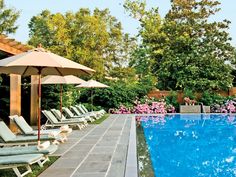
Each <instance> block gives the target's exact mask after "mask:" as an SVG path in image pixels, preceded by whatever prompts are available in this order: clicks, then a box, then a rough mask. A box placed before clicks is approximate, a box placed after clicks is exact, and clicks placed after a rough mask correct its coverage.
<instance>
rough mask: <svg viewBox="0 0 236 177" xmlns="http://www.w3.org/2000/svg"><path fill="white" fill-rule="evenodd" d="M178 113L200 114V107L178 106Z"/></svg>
mask: <svg viewBox="0 0 236 177" xmlns="http://www.w3.org/2000/svg"><path fill="white" fill-rule="evenodd" d="M180 113H201V106H200V105H180Z"/></svg>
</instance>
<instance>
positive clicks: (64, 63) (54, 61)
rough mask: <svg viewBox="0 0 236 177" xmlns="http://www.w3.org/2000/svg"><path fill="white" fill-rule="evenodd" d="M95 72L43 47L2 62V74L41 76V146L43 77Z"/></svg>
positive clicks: (39, 109)
mask: <svg viewBox="0 0 236 177" xmlns="http://www.w3.org/2000/svg"><path fill="white" fill-rule="evenodd" d="M93 72H94V70H93V69H91V68H88V67H86V66H83V65H80V64H78V63H76V62H73V61H71V60H68V59H66V58H63V57H61V56H58V55H56V54H53V53H51V52H49V51H46V50H45V49H43V48H41V47H39V48H35V49H33V50H29V51H27V52H24V53H21V54H18V55H15V56H12V57H8V58H5V59H3V60H0V73H5V74H19V75H22V76H30V75H38V76H39V82H38V84H39V87H38V93H39V100H38V101H39V107H38V144H40V121H41V75H61V76H64V75H71V74H72V75H83V74H91V73H93Z"/></svg>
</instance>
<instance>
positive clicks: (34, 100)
mask: <svg viewBox="0 0 236 177" xmlns="http://www.w3.org/2000/svg"><path fill="white" fill-rule="evenodd" d="M38 98H39V95H38V76H37V75H35V76H31V96H30V124H31V125H37V117H38Z"/></svg>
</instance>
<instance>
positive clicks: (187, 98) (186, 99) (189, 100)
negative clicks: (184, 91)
mask: <svg viewBox="0 0 236 177" xmlns="http://www.w3.org/2000/svg"><path fill="white" fill-rule="evenodd" d="M184 102H185V104H186V105H194V104H195V103H196V102H197V101H196V100H194V99H193V100H191V99H190V98H189V97H184Z"/></svg>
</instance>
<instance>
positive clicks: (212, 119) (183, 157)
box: [141, 114, 236, 177]
mask: <svg viewBox="0 0 236 177" xmlns="http://www.w3.org/2000/svg"><path fill="white" fill-rule="evenodd" d="M234 122H235V125H234ZM141 125H142V127H143V129H144V135H145V139H146V143H147V145H148V150H149V154H150V156H151V163H152V167H153V170H154V173H155V176H156V177H168V176H170V177H216V176H217V177H235V176H236V117H235V115H220V114H218V115H216V114H215V115H213V114H211V115H203V114H202V115H201V114H189V115H186V114H185V115H181V114H176V115H166V116H165V117H162V116H159V117H158V116H155V117H151V116H150V117H142V123H141Z"/></svg>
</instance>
